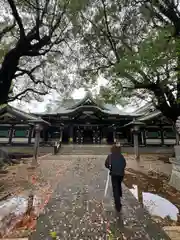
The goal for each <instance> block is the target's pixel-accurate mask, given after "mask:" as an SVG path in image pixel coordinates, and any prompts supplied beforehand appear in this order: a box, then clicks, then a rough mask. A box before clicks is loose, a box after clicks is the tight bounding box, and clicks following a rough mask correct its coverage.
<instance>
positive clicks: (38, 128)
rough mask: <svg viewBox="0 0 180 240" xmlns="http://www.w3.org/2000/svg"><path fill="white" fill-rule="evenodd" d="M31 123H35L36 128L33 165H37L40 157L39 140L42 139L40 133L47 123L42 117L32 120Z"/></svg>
mask: <svg viewBox="0 0 180 240" xmlns="http://www.w3.org/2000/svg"><path fill="white" fill-rule="evenodd" d="M29 124H31V125H32V124H33V125H34V130H35V142H34V156H33V160H32V166H36V165H37V157H38V150H39V141H40V133H41V131H42V129H43V125H44V124H45V121H44V120H42V119H41V118H38V119H35V120H30V121H29Z"/></svg>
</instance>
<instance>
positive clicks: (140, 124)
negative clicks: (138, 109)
mask: <svg viewBox="0 0 180 240" xmlns="http://www.w3.org/2000/svg"><path fill="white" fill-rule="evenodd" d="M130 125H131V126H132V128H131V131H132V133H133V139H134V154H135V158H136V160H139V159H140V153H139V139H138V135H139V132H140V129H141V127H143V126H144V125H145V124H144V123H143V122H140V121H136V120H134V121H132V122H131V123H130Z"/></svg>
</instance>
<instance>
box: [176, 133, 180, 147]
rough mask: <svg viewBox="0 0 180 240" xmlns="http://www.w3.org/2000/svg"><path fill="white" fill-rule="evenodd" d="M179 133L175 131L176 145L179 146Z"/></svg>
mask: <svg viewBox="0 0 180 240" xmlns="http://www.w3.org/2000/svg"><path fill="white" fill-rule="evenodd" d="M179 141H180V139H179V133H178V132H177V131H176V145H179Z"/></svg>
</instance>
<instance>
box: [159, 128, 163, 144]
mask: <svg viewBox="0 0 180 240" xmlns="http://www.w3.org/2000/svg"><path fill="white" fill-rule="evenodd" d="M160 133H161V145H162V146H163V145H164V129H163V128H162V127H161V129H160Z"/></svg>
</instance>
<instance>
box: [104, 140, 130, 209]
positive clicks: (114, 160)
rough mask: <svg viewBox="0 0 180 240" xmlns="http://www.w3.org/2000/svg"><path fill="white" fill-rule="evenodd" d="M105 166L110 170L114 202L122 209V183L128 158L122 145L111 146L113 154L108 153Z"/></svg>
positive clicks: (117, 207)
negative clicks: (123, 153)
mask: <svg viewBox="0 0 180 240" xmlns="http://www.w3.org/2000/svg"><path fill="white" fill-rule="evenodd" d="M105 167H106V168H108V169H109V170H110V175H111V182H112V189H113V196H114V203H115V208H116V211H117V212H120V211H121V208H122V204H121V197H122V186H121V183H122V181H123V178H124V172H125V167H126V160H125V158H124V156H123V155H122V154H121V146H120V144H118V145H113V146H112V147H111V154H109V155H108V157H107V159H106V161H105Z"/></svg>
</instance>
